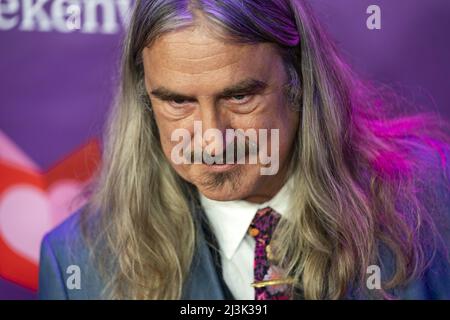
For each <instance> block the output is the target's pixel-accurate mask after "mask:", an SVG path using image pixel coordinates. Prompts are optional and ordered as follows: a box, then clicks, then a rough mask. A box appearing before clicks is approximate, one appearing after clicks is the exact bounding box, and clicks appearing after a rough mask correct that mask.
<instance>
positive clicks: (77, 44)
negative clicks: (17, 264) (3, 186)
mask: <svg viewBox="0 0 450 320" xmlns="http://www.w3.org/2000/svg"><path fill="white" fill-rule="evenodd" d="M34 2H35V1H22V0H0V96H1V100H0V133H1V132H3V133H4V134H6V136H8V137H9V139H10V140H11V141H12V142H14V143H15V144H16V145H17V146H18V147H19V148H20V149H21V150H22V151H23V152H24V153H25V154H27V155H28V157H30V158H31V159H32V160H33V161H34V162H35V163H36V164H37V165H38V166H39V167H40V168H41V169H42V170H46V169H47V168H50V167H51V166H52V165H54V164H55V163H56V162H58V161H59V160H60V159H62V158H64V156H66V155H67V154H69V153H70V152H71V151H73V150H74V149H76V148H78V147H79V146H80V145H82V144H83V143H85V142H86V141H87V140H88V139H89V138H92V137H95V136H98V135H99V133H100V131H101V127H102V124H103V122H104V119H105V116H106V114H107V110H108V107H109V104H110V102H111V98H112V94H113V93H114V86H113V85H114V83H115V82H116V77H117V65H118V56H119V51H120V38H121V35H122V31H123V27H122V26H123V16H124V12H125V11H126V7H127V4H128V3H129V1H126V0H114V1H113V0H110V1H107V2H108V3H109V4H108V5H105V6H104V7H98V8H97V10H96V11H95V12H96V13H98V14H99V15H98V17H97V18H98V19H97V20H98V21H97V20H92V18H89V15H90V13H89V12H88V10H89V8H88V7H87V6H85V7H82V11H81V12H82V16H81V17H82V24H81V30H77V31H75V32H69V33H64V32H61V31H58V28H61V26H60V17H59V16H58V12H59V11H58V10H59V9H60V8H58V7H55V8H52V6H53V1H52V0H48V1H45V2H46V3H45V5H44V7H43V11H42V13H43V14H45V15H46V16H42V15H41V16H40V17H37V18H33V17H30V12H29V11H27V10H29V8H26V5H25V3H34ZM85 2H86V1H85ZM100 2H102V1H100ZM311 2H312V3H313V5H314V6H315V8H316V9H317V11H318V13H319V14H320V17H321V18H322V20H323V21H324V22H325V23H326V25H327V27H328V29H329V31H330V32H331V34H332V35H333V36H334V37H335V39H336V40H337V42H338V44H339V46H340V47H341V48H342V50H343V51H344V54H345V55H346V56H347V58H348V60H349V62H350V63H351V64H352V65H353V66H354V67H355V68H356V70H357V71H359V72H360V73H362V74H363V75H364V76H365V77H368V78H371V79H374V80H377V81H381V82H383V83H386V84H388V85H392V86H394V87H396V88H400V90H401V93H403V94H406V95H407V97H408V98H410V99H412V100H413V101H414V102H416V103H419V104H424V105H426V106H427V108H429V109H432V110H434V111H437V112H440V113H441V114H442V115H444V116H445V117H447V118H450V109H449V108H448V105H449V103H450V90H449V89H450V88H449V80H450V63H449V61H448V60H449V57H450V42H449V36H448V32H449V31H450V1H448V0H428V1H423V0H396V1H389V0H373V1H368V0H339V1H335V0H311ZM372 4H376V5H378V6H379V7H380V8H381V29H380V30H369V29H368V28H367V26H366V19H367V18H368V16H369V15H368V14H367V13H366V9H367V7H368V6H369V5H372ZM16 5H17V6H16ZM83 10H84V11H83ZM102 10H103V11H102ZM106 10H107V11H106ZM91 13H92V10H91ZM84 18H86V19H87V20H89V19H91V20H90V21H87V22H88V23H83V19H84ZM58 19H59V20H58ZM96 21H97V25H96ZM58 23H59V24H58ZM52 25H53V26H52ZM46 29H47V30H46ZM48 29H50V30H48ZM0 151H1V150H0ZM0 179H1V177H0ZM32 296H33V294H32V292H30V291H27V290H25V289H22V288H20V287H17V286H16V285H13V284H11V283H9V282H6V281H5V280H2V279H0V299H1V298H30V297H32Z"/></svg>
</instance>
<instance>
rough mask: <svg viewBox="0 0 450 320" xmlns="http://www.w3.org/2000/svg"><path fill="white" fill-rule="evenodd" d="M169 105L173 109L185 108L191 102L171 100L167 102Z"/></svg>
mask: <svg viewBox="0 0 450 320" xmlns="http://www.w3.org/2000/svg"><path fill="white" fill-rule="evenodd" d="M168 102H169V104H170V105H171V106H173V107H177V108H179V107H185V106H188V105H189V104H190V103H191V102H190V101H188V100H185V99H172V100H169V101H168Z"/></svg>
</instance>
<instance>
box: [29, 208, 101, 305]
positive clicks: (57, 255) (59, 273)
mask: <svg viewBox="0 0 450 320" xmlns="http://www.w3.org/2000/svg"><path fill="white" fill-rule="evenodd" d="M83 209H84V207H82V208H80V209H79V210H77V211H75V212H74V213H73V214H72V215H71V216H70V217H68V218H67V219H66V220H65V221H63V222H62V223H61V224H60V225H58V226H57V227H56V228H54V229H53V230H52V231H50V232H49V233H48V234H46V235H45V237H44V239H43V240H42V243H41V254H40V263H39V290H38V295H39V298H40V299H91V298H100V296H101V290H102V287H103V285H102V281H101V280H100V277H99V273H98V271H97V269H96V267H95V262H94V259H93V258H94V254H93V252H92V251H91V250H90V248H89V246H88V245H87V242H86V241H85V239H84V236H83V232H82V227H81V221H82V211H83Z"/></svg>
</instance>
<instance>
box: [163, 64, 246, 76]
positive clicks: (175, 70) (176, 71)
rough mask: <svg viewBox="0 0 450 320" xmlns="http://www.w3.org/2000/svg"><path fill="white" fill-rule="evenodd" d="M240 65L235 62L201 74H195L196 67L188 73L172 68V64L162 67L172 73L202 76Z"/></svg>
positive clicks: (200, 72)
mask: <svg viewBox="0 0 450 320" xmlns="http://www.w3.org/2000/svg"><path fill="white" fill-rule="evenodd" d="M239 63H240V61H235V62H232V63H227V64H225V65H223V66H220V67H215V68H213V69H211V70H203V71H199V72H195V71H194V70H192V69H194V68H195V66H192V68H191V70H190V71H188V70H186V71H181V70H178V69H177V68H175V67H171V64H168V65H167V66H165V65H162V64H161V65H160V67H161V68H163V69H166V70H169V71H171V72H175V73H181V74H187V75H201V74H208V73H211V72H216V71H220V70H223V69H225V68H228V67H231V66H233V65H236V64H239Z"/></svg>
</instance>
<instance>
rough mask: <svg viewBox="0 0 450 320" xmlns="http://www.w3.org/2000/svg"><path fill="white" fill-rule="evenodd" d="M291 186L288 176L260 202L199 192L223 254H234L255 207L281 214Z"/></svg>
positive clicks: (254, 211) (250, 220) (286, 208)
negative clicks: (272, 195) (285, 180)
mask: <svg viewBox="0 0 450 320" xmlns="http://www.w3.org/2000/svg"><path fill="white" fill-rule="evenodd" d="M290 188H292V182H291V179H290V180H289V181H288V182H287V183H286V184H285V185H284V186H283V187H282V188H281V189H280V191H278V193H277V194H276V195H275V196H274V197H273V198H272V199H270V200H269V201H267V202H264V203H260V204H258V203H251V202H248V201H245V200H233V201H216V200H211V199H208V198H206V197H205V196H204V195H202V194H201V193H200V203H201V204H202V207H203V209H204V211H205V214H206V216H207V218H208V221H209V223H210V224H211V227H212V229H213V232H214V234H215V236H216V238H217V242H218V244H219V247H220V250H221V251H222V253H223V254H224V255H225V257H227V258H228V259H231V258H232V257H233V255H234V254H235V252H236V250H237V248H238V247H239V245H240V243H241V241H242V240H243V239H244V237H245V235H246V233H247V230H248V227H249V226H250V224H251V222H252V220H253V217H254V216H255V214H256V212H257V211H258V209H262V208H265V207H271V208H272V209H274V210H275V211H277V212H278V213H280V214H281V215H284V214H286V213H287V211H288V210H289V194H290Z"/></svg>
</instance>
